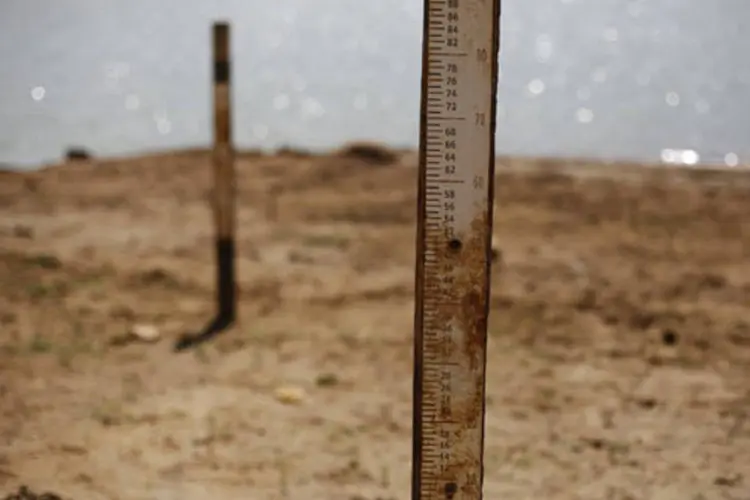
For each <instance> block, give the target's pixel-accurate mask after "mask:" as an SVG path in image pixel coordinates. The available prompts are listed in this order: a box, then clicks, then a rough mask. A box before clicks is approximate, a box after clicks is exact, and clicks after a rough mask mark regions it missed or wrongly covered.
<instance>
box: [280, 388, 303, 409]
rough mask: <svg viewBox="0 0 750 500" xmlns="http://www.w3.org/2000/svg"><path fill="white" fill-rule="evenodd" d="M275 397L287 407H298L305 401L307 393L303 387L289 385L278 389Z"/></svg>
mask: <svg viewBox="0 0 750 500" xmlns="http://www.w3.org/2000/svg"><path fill="white" fill-rule="evenodd" d="M274 396H275V397H276V400H277V401H279V402H280V403H283V404H285V405H297V404H300V403H301V402H302V401H304V399H305V391H304V389H302V388H301V387H297V386H291V385H288V386H282V387H279V388H278V389H276V391H275V393H274Z"/></svg>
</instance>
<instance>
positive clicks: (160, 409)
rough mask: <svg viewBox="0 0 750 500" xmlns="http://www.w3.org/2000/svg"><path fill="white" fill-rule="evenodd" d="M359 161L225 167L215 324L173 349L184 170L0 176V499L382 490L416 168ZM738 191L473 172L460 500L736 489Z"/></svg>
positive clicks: (740, 421)
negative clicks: (478, 244)
mask: <svg viewBox="0 0 750 500" xmlns="http://www.w3.org/2000/svg"><path fill="white" fill-rule="evenodd" d="M367 153H368V152H367V151H364V152H363V151H354V152H353V153H352V152H351V151H350V152H348V153H343V152H338V153H334V154H330V155H307V154H304V153H295V152H292V151H287V152H284V153H279V154H274V155H261V154H253V153H244V154H242V155H241V156H240V159H239V161H238V172H239V174H238V175H239V181H238V182H239V193H240V205H239V220H240V223H239V224H240V225H239V228H240V229H239V254H240V255H239V264H238V265H239V275H240V280H241V294H242V295H241V311H240V312H241V320H240V324H239V325H238V326H236V327H235V328H233V329H232V330H231V331H229V332H227V333H226V334H225V335H223V336H222V337H221V338H218V339H216V340H215V341H214V342H212V343H209V344H205V345H203V346H201V347H199V348H197V349H195V350H193V351H187V352H183V353H174V352H173V351H172V344H173V342H174V341H175V339H176V338H177V337H178V336H179V335H180V334H182V333H183V332H185V331H190V330H197V329H199V328H200V327H202V326H203V325H204V324H205V323H206V322H208V320H209V319H210V318H211V316H212V315H213V312H214V304H213V293H214V292H213V272H214V271H213V267H212V266H213V246H212V231H211V218H210V212H209V210H208V205H207V194H208V188H209V186H210V185H211V182H210V180H211V179H210V168H209V166H208V165H209V163H208V162H209V157H208V155H207V154H206V153H205V152H201V151H186V152H178V153H169V154H160V155H152V156H147V157H143V158H133V159H118V160H106V161H99V160H97V161H91V162H83V163H75V164H66V165H59V166H53V167H50V168H46V169H43V170H40V171H37V172H33V173H23V174H22V173H0V335H1V336H0V496H2V495H3V494H7V493H9V492H11V491H15V490H16V489H17V488H18V487H19V485H21V484H27V485H29V486H30V487H31V488H32V489H35V490H52V491H56V492H58V493H59V494H61V495H62V496H63V497H64V498H72V499H77V500H88V499H92V500H94V499H122V500H135V499H144V500H153V499H158V500H168V499H184V500H192V499H196V500H198V499H205V498H220V499H222V500H234V499H253V498H255V499H266V498H268V499H271V498H288V499H298V498H305V499H326V500H332V499H345V500H352V499H363V500H364V499H366V500H375V499H406V498H409V474H410V466H409V462H410V455H411V451H410V446H411V430H410V428H411V376H412V371H411V370H412V351H411V348H412V347H411V346H412V339H411V337H412V316H413V303H412V289H413V261H414V250H413V247H414V214H415V199H414V196H415V178H416V177H415V176H416V169H415V157H414V154H413V153H410V152H388V151H382V152H381V154H380V155H372V154H367ZM748 192H750V174H743V173H740V172H735V173H717V172H688V171H674V170H664V169H648V168H638V167H637V166H629V165H620V166H612V165H610V166H606V165H596V164H591V163H589V164H583V163H580V162H574V161H570V162H558V161H553V160H545V161H542V160H539V161H531V160H528V161H522V160H510V159H500V161H499V164H498V177H497V215H496V227H495V234H496V236H497V237H498V238H499V241H500V244H501V247H502V264H501V265H497V266H496V267H495V270H494V272H493V298H492V313H491V318H490V327H489V355H488V358H489V367H488V372H489V378H488V416H487V436H486V481H485V496H486V498H488V499H503V500H511V499H548V500H552V499H571V500H572V499H651V498H658V499H660V500H669V499H674V500H692V499H720V498H733V499H738V500H746V499H748V498H750V493H748V492H749V491H750V422H747V423H745V419H744V416H745V414H746V412H747V410H748V404H750V364H749V363H750V222H748V218H747V216H748V214H750V196H748ZM134 324H151V325H155V326H156V327H158V328H159V330H160V332H161V333H162V339H161V341H159V342H157V343H150V344H149V343H130V344H117V343H113V342H112V341H113V339H116V338H118V337H120V336H121V335H122V334H123V333H125V332H127V331H128V330H129V329H130V328H131V327H132V326H133V325H134ZM290 388H291V389H294V390H297V391H298V392H299V391H304V392H303V394H302V395H301V399H297V400H295V401H285V400H284V398H283V397H281V396H280V391H281V392H290V390H291V389H290ZM297 396H299V394H298V395H297Z"/></svg>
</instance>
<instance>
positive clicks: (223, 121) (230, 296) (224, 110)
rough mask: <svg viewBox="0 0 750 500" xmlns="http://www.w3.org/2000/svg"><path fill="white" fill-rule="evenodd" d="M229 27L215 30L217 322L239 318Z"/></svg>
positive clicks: (218, 26)
mask: <svg viewBox="0 0 750 500" xmlns="http://www.w3.org/2000/svg"><path fill="white" fill-rule="evenodd" d="M229 42H230V38H229V25H228V24H227V23H225V22H217V23H214V26H213V63H214V68H213V80H214V148H213V168H214V207H213V208H214V219H215V227H216V261H217V268H216V269H217V275H216V278H217V300H218V306H219V311H218V318H217V319H218V320H219V321H224V322H233V321H234V320H235V319H236V317H237V289H236V282H235V222H236V214H235V196H236V187H235V172H234V147H233V145H232V99H231V97H232V96H231V82H230V76H231V71H230V69H231V61H230V52H229V45H230V43H229Z"/></svg>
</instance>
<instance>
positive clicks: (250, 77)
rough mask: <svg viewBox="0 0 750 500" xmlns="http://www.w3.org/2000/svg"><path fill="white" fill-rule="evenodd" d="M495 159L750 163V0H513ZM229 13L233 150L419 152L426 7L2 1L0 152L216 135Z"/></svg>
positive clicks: (44, 157)
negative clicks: (220, 39) (215, 67)
mask: <svg viewBox="0 0 750 500" xmlns="http://www.w3.org/2000/svg"><path fill="white" fill-rule="evenodd" d="M503 3H504V5H503V19H502V27H503V33H502V44H503V49H502V56H501V71H502V81H501V88H500V103H499V113H498V118H499V129H498V137H497V142H498V148H499V152H500V153H504V154H519V155H532V156H585V157H595V158H606V159H634V160H644V161H659V160H660V159H661V160H662V161H666V162H676V163H685V164H692V163H696V162H701V163H711V164H716V165H728V166H735V165H737V164H738V163H742V162H743V161H744V162H747V161H748V158H749V157H750V141H748V140H747V137H748V134H749V133H750V113H748V109H749V105H750V102H748V101H750V91H749V90H748V89H750V63H749V62H748V58H747V51H748V48H750V31H748V30H746V29H744V28H746V24H747V20H748V19H750V1H748V0H712V1H710V2H706V1H705V0H537V1H534V2H528V1H525V0H503ZM218 19H227V20H229V21H230V22H231V24H232V30H233V32H232V38H233V39H232V49H233V52H234V54H233V56H234V59H233V61H234V63H233V64H234V73H233V76H234V80H233V82H234V97H235V104H236V106H235V116H234V119H235V124H236V125H235V140H236V142H237V144H238V146H239V147H242V148H251V147H262V148H275V147H279V146H282V145H284V146H287V145H288V146H294V147H303V148H311V149H323V148H329V147H334V146H338V145H340V144H341V143H342V142H345V141H349V140H357V139H369V140H377V141H383V142H385V143H387V144H390V145H393V146H410V147H416V146H417V141H418V109H419V99H418V98H419V78H420V54H421V45H420V44H421V19H422V0H377V1H369V2H365V1H362V0H315V1H310V0H273V1H271V2H269V1H268V0H215V1H212V2H205V1H202V0H159V1H158V2H157V1H154V0H150V1H146V0H129V1H127V2H125V1H122V0H95V1H93V0H1V1H0V163H5V164H11V165H15V166H21V167H22V168H31V167H33V166H35V165H38V164H40V163H42V162H46V161H52V160H57V159H58V158H60V157H61V155H62V154H63V152H64V150H65V149H66V148H67V147H69V146H82V147H85V148H88V149H90V150H91V151H92V152H93V153H94V154H96V155H121V154H135V153H139V152H145V151H149V150H156V149H166V148H169V149H171V148H179V147H190V146H208V145H209V144H210V142H211V120H210V117H211V114H210V110H211V98H212V97H211V96H212V94H211V91H210V28H211V23H212V22H213V21H214V20H218Z"/></svg>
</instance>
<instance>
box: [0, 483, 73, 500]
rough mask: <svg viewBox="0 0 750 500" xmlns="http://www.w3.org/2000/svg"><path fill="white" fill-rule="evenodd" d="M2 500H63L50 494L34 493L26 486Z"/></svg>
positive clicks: (54, 494) (56, 495)
mask: <svg viewBox="0 0 750 500" xmlns="http://www.w3.org/2000/svg"><path fill="white" fill-rule="evenodd" d="M3 500H63V497H62V496H60V495H58V494H56V493H50V492H44V493H34V492H33V491H31V490H30V489H29V488H28V487H27V486H21V487H20V488H18V491H17V492H16V493H10V494H8V495H6V496H5V497H3ZM66 500H67V499H66Z"/></svg>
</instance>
